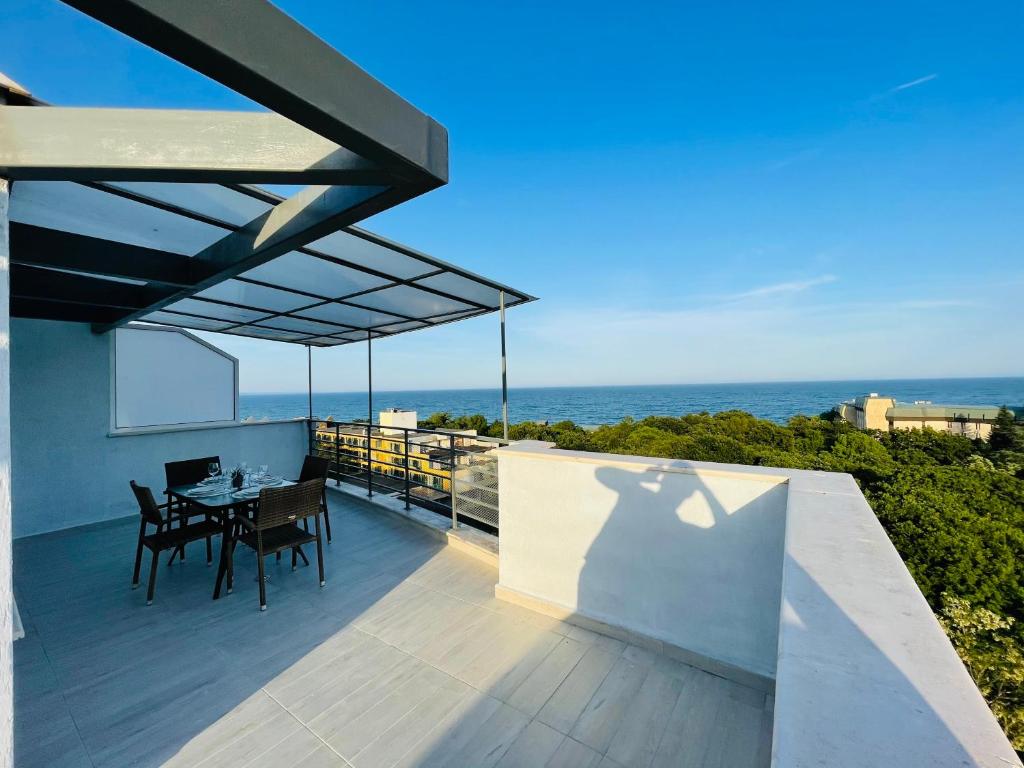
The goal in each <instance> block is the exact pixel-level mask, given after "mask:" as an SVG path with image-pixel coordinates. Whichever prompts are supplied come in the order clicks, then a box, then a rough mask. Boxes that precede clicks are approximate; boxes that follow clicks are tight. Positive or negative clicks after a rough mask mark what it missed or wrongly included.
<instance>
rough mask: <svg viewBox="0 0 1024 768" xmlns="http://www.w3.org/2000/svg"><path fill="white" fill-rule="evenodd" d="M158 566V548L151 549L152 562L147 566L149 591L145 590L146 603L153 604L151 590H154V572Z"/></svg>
mask: <svg viewBox="0 0 1024 768" xmlns="http://www.w3.org/2000/svg"><path fill="white" fill-rule="evenodd" d="M159 567H160V550H159V549H154V550H153V564H152V565H151V566H150V567H149V591H148V592H146V605H152V604H153V592H155V591H156V572H157V570H159Z"/></svg>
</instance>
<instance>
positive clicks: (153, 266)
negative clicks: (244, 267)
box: [11, 222, 213, 288]
mask: <svg viewBox="0 0 1024 768" xmlns="http://www.w3.org/2000/svg"><path fill="white" fill-rule="evenodd" d="M11 262H12V263H13V264H23V265H25V266H36V267H50V268H51V269H71V270H75V271H77V272H88V273H90V274H94V275H102V276H106V277H120V278H125V279H129V280H144V281H146V282H151V283H162V284H164V285H171V286H177V287H180V288H185V287H189V286H193V285H195V284H196V283H197V282H198V281H200V280H202V279H203V278H204V277H209V276H210V275H211V274H213V271H212V270H211V269H209V268H207V269H205V270H204V269H203V265H201V264H197V263H195V261H194V260H193V259H191V258H189V257H188V256H181V255H179V254H176V253H168V252H167V251H158V250H155V249H153V248H143V247H142V246H138V245H129V244H127V243H121V242H118V241H116V240H103V239H101V238H97V237H89V236H87V235H79V234H75V233H72V232H62V231H61V230H57V229H47V228H45V227H37V226H33V225H32V224H19V223H17V222H11Z"/></svg>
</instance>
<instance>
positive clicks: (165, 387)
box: [114, 327, 238, 429]
mask: <svg viewBox="0 0 1024 768" xmlns="http://www.w3.org/2000/svg"><path fill="white" fill-rule="evenodd" d="M114 370H115V377H114V381H115V386H114V401H115V416H116V418H115V426H116V427H117V428H118V429H125V428H131V427H150V426H155V425H167V424H189V423H202V422H218V421H234V420H235V419H236V418H237V400H238V361H237V360H236V359H235V358H233V357H232V356H231V355H228V354H227V353H226V352H223V351H221V350H219V349H216V348H215V347H213V346H211V345H209V344H207V343H206V342H204V341H202V340H201V339H199V338H197V337H196V336H193V335H192V334H190V333H187V332H185V331H180V330H177V329H162V328H145V327H140V328H131V327H129V328H118V329H117V331H115V333H114Z"/></svg>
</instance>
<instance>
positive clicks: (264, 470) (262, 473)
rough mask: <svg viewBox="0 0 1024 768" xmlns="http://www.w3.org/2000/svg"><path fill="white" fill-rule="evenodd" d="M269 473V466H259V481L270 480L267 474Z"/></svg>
mask: <svg viewBox="0 0 1024 768" xmlns="http://www.w3.org/2000/svg"><path fill="white" fill-rule="evenodd" d="M269 472H270V465H269V464H260V479H261V480H269V479H270V475H269V474H268V473H269Z"/></svg>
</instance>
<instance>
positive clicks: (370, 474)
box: [367, 424, 374, 496]
mask: <svg viewBox="0 0 1024 768" xmlns="http://www.w3.org/2000/svg"><path fill="white" fill-rule="evenodd" d="M372 430H373V425H372V424H368V425H367V496H373V495H374V452H373V438H372V434H371V431H372Z"/></svg>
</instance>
